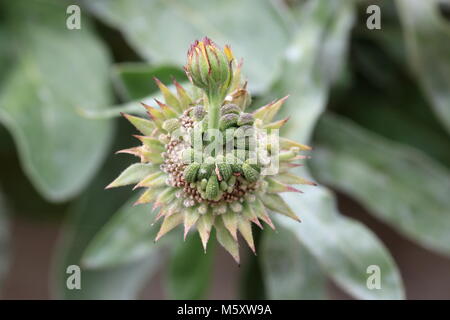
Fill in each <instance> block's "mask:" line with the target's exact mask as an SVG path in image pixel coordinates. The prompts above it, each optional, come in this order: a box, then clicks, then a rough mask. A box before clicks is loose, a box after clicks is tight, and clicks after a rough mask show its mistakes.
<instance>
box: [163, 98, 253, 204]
mask: <svg viewBox="0 0 450 320" xmlns="http://www.w3.org/2000/svg"><path fill="white" fill-rule="evenodd" d="M220 112H221V117H220V122H219V127H220V130H221V131H225V130H227V134H230V131H231V135H232V139H233V140H234V141H236V140H237V139H239V138H240V136H239V135H242V132H244V130H247V129H249V128H253V122H254V119H253V117H252V115H251V114H248V113H244V112H241V109H240V108H239V107H238V106H237V105H235V104H226V105H224V106H223V107H222V108H221V110H220ZM206 115H207V112H206V111H205V109H204V107H203V106H201V105H197V106H194V107H192V108H189V109H188V110H186V111H185V112H184V113H183V115H182V116H181V117H180V118H179V119H170V120H167V121H165V122H164V124H163V127H164V128H165V129H166V131H168V132H169V134H168V135H166V136H165V137H162V138H163V139H164V140H165V143H166V144H165V146H166V151H165V152H164V153H162V157H163V159H164V163H163V164H162V165H161V169H162V170H163V171H164V172H166V173H167V174H168V176H169V178H168V180H167V184H168V185H169V186H172V187H175V188H179V189H180V190H179V191H178V192H177V194H176V195H177V197H178V198H183V199H184V200H183V204H184V206H186V207H191V206H194V205H197V204H208V205H211V206H212V207H217V206H219V204H220V203H223V202H225V203H229V204H230V206H231V207H230V208H234V210H235V211H240V210H241V209H242V208H241V206H240V205H239V203H240V202H243V201H244V200H245V199H247V200H248V199H250V200H251V199H253V198H254V197H255V196H254V193H255V192H256V191H257V190H258V189H259V188H260V186H261V182H262V181H260V179H259V178H260V172H261V165H258V164H254V163H252V161H250V159H249V155H250V152H249V150H248V149H249V148H250V147H251V142H247V143H246V144H241V145H239V144H237V145H236V147H235V148H236V149H234V148H233V150H232V152H230V153H228V154H226V155H225V156H223V155H222V154H220V155H217V156H214V157H213V156H205V155H203V153H202V152H201V150H200V151H197V149H195V151H194V139H195V138H194V137H193V136H194V134H195V130H194V129H195V128H196V127H197V128H200V130H201V136H200V137H199V139H201V141H202V142H201V145H202V147H203V141H204V140H206V139H204V135H205V134H206V132H207V118H206V117H205V116H206ZM180 127H181V128H180ZM177 129H180V130H181V131H182V133H181V134H180V131H177V132H176V130H177ZM175 132H176V134H175ZM224 150H225V147H224ZM198 153H200V155H199V154H198ZM234 203H237V204H234ZM224 210H225V211H226V208H225V209H224ZM232 210H233V209H232ZM222 211H223V210H222ZM219 212H220V208H219Z"/></svg>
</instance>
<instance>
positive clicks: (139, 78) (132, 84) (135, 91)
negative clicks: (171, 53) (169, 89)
mask: <svg viewBox="0 0 450 320" xmlns="http://www.w3.org/2000/svg"><path fill="white" fill-rule="evenodd" d="M154 77H156V78H158V79H159V80H161V82H162V83H164V84H166V85H169V84H171V83H172V78H174V79H176V80H177V81H179V82H184V81H187V78H186V74H185V73H184V71H183V70H182V69H181V68H177V67H171V66H158V67H152V66H150V65H148V64H145V63H121V64H118V65H116V66H115V67H114V79H115V80H116V81H115V84H116V87H117V88H118V90H119V92H120V93H121V95H122V96H123V97H124V98H125V99H126V100H131V99H141V98H144V97H145V96H147V95H149V94H150V93H152V92H155V91H157V90H158V86H157V85H156V83H155V81H153V78H154Z"/></svg>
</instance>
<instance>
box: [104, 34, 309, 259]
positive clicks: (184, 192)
mask: <svg viewBox="0 0 450 320" xmlns="http://www.w3.org/2000/svg"><path fill="white" fill-rule="evenodd" d="M187 60H188V62H187V64H186V66H185V70H186V73H187V74H188V77H189V79H190V80H191V82H192V84H193V85H194V86H197V87H199V88H201V89H202V90H192V93H188V92H189V90H186V89H184V88H183V87H182V86H181V85H180V84H178V83H177V92H176V93H173V92H171V91H170V90H169V89H168V88H167V87H166V86H164V85H163V84H162V83H161V82H160V81H159V80H157V84H158V86H159V87H160V89H161V91H162V94H163V96H164V97H165V101H164V102H161V101H159V100H157V101H156V102H157V104H158V106H159V107H152V106H148V105H145V108H146V110H147V111H148V114H149V116H150V118H151V120H150V121H149V120H139V119H140V118H138V117H134V116H128V115H126V118H127V119H128V120H130V122H131V123H132V124H133V125H135V126H136V128H137V129H138V130H140V131H142V133H143V134H144V136H138V138H139V140H140V141H141V142H142V145H141V146H138V147H135V148H131V149H127V150H124V151H122V152H126V153H131V154H133V155H135V156H138V157H139V159H140V161H141V163H142V165H143V166H144V167H145V168H146V169H145V170H144V169H143V171H142V175H141V176H140V178H139V182H138V184H137V186H136V187H139V188H145V189H146V190H145V191H144V192H143V194H142V196H141V197H140V198H139V200H138V201H137V203H140V204H144V203H152V202H153V203H155V205H156V206H157V207H159V208H160V214H159V216H160V217H164V219H163V222H162V225H161V229H160V232H159V233H158V239H159V238H160V237H161V236H162V235H164V234H165V233H166V232H168V231H169V230H170V229H172V228H173V225H172V224H173V221H177V222H178V223H180V224H181V223H185V233H186V232H187V231H189V229H193V228H195V226H198V224H197V223H200V222H199V221H200V216H201V217H202V219H201V221H202V222H201V223H202V224H201V226H199V227H198V228H197V230H198V232H199V233H200V236H201V238H202V242H203V243H204V245H205V246H206V243H207V241H208V238H209V234H210V231H211V228H216V230H217V234H220V243H221V244H222V245H223V246H224V247H225V249H226V250H228V252H230V253H231V254H232V255H233V257H234V258H235V259H236V260H239V253H238V251H237V242H236V241H237V238H236V234H235V231H233V227H232V226H233V225H234V226H235V225H236V221H239V226H240V227H239V228H238V230H239V232H241V233H242V235H243V238H244V239H245V240H246V241H247V243H248V244H249V246H250V247H251V248H252V250H253V249H254V244H253V237H252V232H251V227H248V226H250V224H251V223H255V224H258V225H260V222H259V220H261V221H264V222H266V223H268V224H269V225H271V226H273V224H272V222H271V220H270V217H269V215H268V214H267V212H268V211H269V210H270V211H271V212H279V213H282V214H284V215H287V216H290V217H292V218H293V219H296V220H298V218H297V217H296V216H295V214H294V213H293V212H292V211H291V209H290V208H289V207H288V205H287V204H286V203H285V202H284V200H283V199H282V198H281V197H279V195H278V194H277V193H279V192H285V191H292V190H293V188H292V187H290V186H289V185H290V184H302V183H303V184H309V185H312V184H313V183H311V182H309V181H306V180H305V179H301V178H299V177H297V176H295V175H293V174H291V173H289V172H288V171H289V169H290V168H292V167H295V166H296V165H294V164H293V163H292V162H294V161H297V160H298V159H299V153H300V152H301V151H304V150H307V147H306V146H303V145H300V144H298V143H296V142H294V141H290V140H286V139H285V140H282V141H278V140H274V141H275V142H273V141H272V140H270V139H267V137H269V136H270V137H272V136H273V134H274V132H275V131H273V129H274V128H276V129H279V128H280V127H281V126H282V125H283V124H284V123H285V122H286V121H281V122H280V121H275V122H272V121H273V118H274V117H275V115H276V113H277V112H278V110H279V109H280V107H281V105H282V104H283V102H284V100H285V98H283V99H280V100H277V101H274V102H272V103H270V104H268V105H266V106H263V107H261V108H259V109H257V110H256V111H254V112H253V113H246V112H245V108H246V107H247V106H248V105H249V103H250V100H251V99H250V93H249V92H248V91H247V89H246V82H245V81H243V80H242V79H241V72H240V67H241V66H240V65H238V66H236V65H234V67H233V63H234V58H233V55H232V53H231V50H230V49H229V47H227V46H225V48H224V49H223V50H221V49H220V48H219V47H218V46H217V45H215V44H214V43H213V42H212V41H211V40H209V39H208V38H205V39H203V40H201V41H196V42H195V43H194V44H193V45H192V46H191V48H190V49H189V52H188V59H187ZM210 99H211V100H210ZM214 108H216V109H214ZM214 115H215V116H217V118H214V117H213V116H214ZM211 119H212V120H214V119H216V120H217V122H215V121H211ZM138 120H139V121H138ZM265 127H267V128H271V131H270V132H266V131H264V130H265V129H264V128H265ZM267 140H270V141H271V142H270V143H267ZM273 166H278V167H279V168H280V169H282V170H278V171H277V170H275V171H274V172H273V173H267V171H268V170H269V169H273V168H272V167H273ZM127 175H130V177H128V180H127V179H123V178H124V177H126V176H127ZM136 176H137V173H136V171H134V170H129V171H128V170H125V171H124V173H123V174H122V175H121V177H120V179H118V180H115V181H113V182H112V183H111V184H110V185H109V187H114V186H120V185H122V184H123V183H122V181H131V180H133V181H135V179H136ZM269 182H270V183H269ZM216 216H220V217H216ZM169 225H170V226H171V227H170V228H169V227H168V226H169ZM234 228H236V227H234ZM224 239H227V240H226V241H224Z"/></svg>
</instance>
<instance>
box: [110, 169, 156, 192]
mask: <svg viewBox="0 0 450 320" xmlns="http://www.w3.org/2000/svg"><path fill="white" fill-rule="evenodd" d="M158 170H159V168H158V166H155V165H153V164H148V163H134V164H132V165H131V166H129V167H128V168H126V169H125V170H124V171H122V173H121V174H120V175H119V176H118V177H117V178H116V179H115V180H114V181H113V182H111V183H110V184H109V185H108V186H107V187H106V188H115V187H122V186H127V185H130V184H135V183H138V182H139V181H141V180H142V179H144V178H145V177H147V176H148V175H150V174H152V173H155V172H157V171H158Z"/></svg>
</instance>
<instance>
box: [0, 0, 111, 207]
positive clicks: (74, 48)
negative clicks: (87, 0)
mask: <svg viewBox="0 0 450 320" xmlns="http://www.w3.org/2000/svg"><path fill="white" fill-rule="evenodd" d="M5 7H6V9H7V10H6V13H7V17H8V20H7V28H8V32H10V33H11V34H12V35H13V36H12V37H11V41H10V43H9V45H10V46H11V48H13V50H14V52H15V55H16V59H17V63H16V64H15V65H14V66H13V67H12V68H11V72H9V74H8V77H7V79H5V80H4V86H3V87H2V88H1V91H0V121H1V122H2V123H3V124H4V125H5V126H6V127H7V128H8V130H9V131H10V132H11V134H12V135H13V137H14V140H15V142H16V144H17V147H18V151H19V155H20V159H21V163H22V166H23V168H24V170H25V172H26V173H27V175H28V176H29V178H30V179H31V181H32V182H33V184H34V185H35V187H36V188H37V189H38V190H39V191H40V192H41V194H42V195H43V196H45V197H46V198H47V199H48V200H52V201H63V200H66V199H68V198H70V197H72V196H74V195H75V194H77V193H78V192H79V191H80V190H81V189H82V188H84V187H85V186H86V184H87V183H88V181H89V179H90V178H91V177H92V175H93V174H94V173H95V171H96V170H97V169H98V167H99V165H100V162H101V160H102V159H103V157H104V155H105V151H106V150H107V147H108V146H109V141H110V137H111V132H112V123H111V122H110V121H107V120H102V121H93V120H88V119H85V118H82V117H80V116H79V115H78V114H77V112H76V109H75V108H76V107H86V108H89V109H93V110H101V109H103V108H105V107H106V106H108V105H109V104H110V90H109V88H108V63H109V57H108V55H107V52H106V51H105V49H104V47H103V46H102V44H101V43H100V42H99V41H98V39H97V38H96V37H95V36H94V35H93V34H92V32H91V28H90V27H89V21H88V18H87V17H85V16H83V22H82V23H83V25H82V29H81V30H68V29H67V28H66V26H65V19H66V13H65V12H66V7H65V6H64V5H63V4H62V3H61V4H58V3H57V2H50V1H39V2H34V1H32V2H30V1H23V0H20V1H14V2H8V4H7V5H6V6H5Z"/></svg>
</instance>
